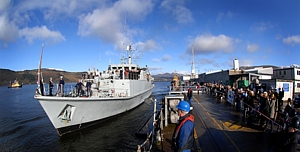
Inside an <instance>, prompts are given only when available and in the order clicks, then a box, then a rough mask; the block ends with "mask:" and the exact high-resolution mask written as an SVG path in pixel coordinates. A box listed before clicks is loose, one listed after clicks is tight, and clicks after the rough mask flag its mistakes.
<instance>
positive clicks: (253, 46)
mask: <svg viewBox="0 0 300 152" xmlns="http://www.w3.org/2000/svg"><path fill="white" fill-rule="evenodd" d="M258 48H259V45H257V44H248V46H247V51H248V52H256V51H257V50H258Z"/></svg>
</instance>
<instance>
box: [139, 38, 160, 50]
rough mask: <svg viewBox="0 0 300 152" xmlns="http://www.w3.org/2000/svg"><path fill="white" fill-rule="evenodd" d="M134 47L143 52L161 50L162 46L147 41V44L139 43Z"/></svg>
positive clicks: (152, 41)
mask: <svg viewBox="0 0 300 152" xmlns="http://www.w3.org/2000/svg"><path fill="white" fill-rule="evenodd" d="M134 46H135V47H136V48H137V49H138V50H139V51H141V52H146V51H156V50H161V46H160V45H159V44H157V43H156V42H155V41H154V40H147V41H146V42H141V41H139V42H137V43H135V44H134Z"/></svg>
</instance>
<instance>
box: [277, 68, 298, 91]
mask: <svg viewBox="0 0 300 152" xmlns="http://www.w3.org/2000/svg"><path fill="white" fill-rule="evenodd" d="M273 79H283V80H291V81H292V82H293V89H294V94H300V67H299V66H298V65H292V66H289V67H280V68H277V69H274V74H273Z"/></svg>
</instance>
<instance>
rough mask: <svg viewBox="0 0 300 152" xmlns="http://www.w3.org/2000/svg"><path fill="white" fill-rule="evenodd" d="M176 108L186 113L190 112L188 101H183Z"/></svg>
mask: <svg viewBox="0 0 300 152" xmlns="http://www.w3.org/2000/svg"><path fill="white" fill-rule="evenodd" d="M176 108H177V109H179V110H183V111H185V112H189V111H190V104H189V103H188V102H187V101H184V100H182V101H180V102H179V103H178V105H177V106H176Z"/></svg>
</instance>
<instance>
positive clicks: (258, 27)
mask: <svg viewBox="0 0 300 152" xmlns="http://www.w3.org/2000/svg"><path fill="white" fill-rule="evenodd" d="M273 27H274V25H272V24H271V23H269V22H267V23H264V22H261V23H255V24H254V25H252V26H251V27H250V29H252V30H256V31H261V32H263V31H266V30H267V29H271V28H273Z"/></svg>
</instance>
